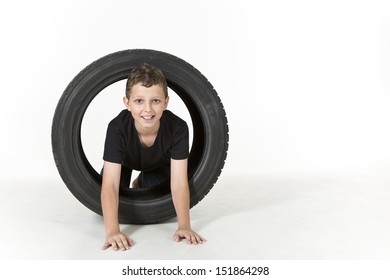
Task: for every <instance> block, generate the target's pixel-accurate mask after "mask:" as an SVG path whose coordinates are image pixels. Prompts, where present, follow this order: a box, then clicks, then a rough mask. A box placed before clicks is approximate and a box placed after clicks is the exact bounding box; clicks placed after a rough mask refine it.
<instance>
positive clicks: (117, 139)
mask: <svg viewBox="0 0 390 280" xmlns="http://www.w3.org/2000/svg"><path fill="white" fill-rule="evenodd" d="M125 149H126V143H125V137H124V134H123V131H122V130H121V129H120V128H119V127H117V126H115V125H112V124H111V123H110V124H109V125H108V128H107V133H106V140H105V143H104V153H103V160H105V161H109V162H114V163H120V164H123V162H124V158H125Z"/></svg>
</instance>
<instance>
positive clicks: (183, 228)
mask: <svg viewBox="0 0 390 280" xmlns="http://www.w3.org/2000/svg"><path fill="white" fill-rule="evenodd" d="M187 165H188V160H187V159H184V160H174V159H171V192H172V199H173V204H174V206H175V210H176V215H177V219H178V229H177V231H176V233H175V235H174V236H173V238H174V240H175V241H180V240H181V239H183V238H185V239H187V243H189V244H199V243H203V242H204V241H206V240H205V239H204V238H203V237H202V236H200V235H198V234H197V233H196V232H194V231H193V230H192V229H191V222H190V191H189V186H188V177H187Z"/></svg>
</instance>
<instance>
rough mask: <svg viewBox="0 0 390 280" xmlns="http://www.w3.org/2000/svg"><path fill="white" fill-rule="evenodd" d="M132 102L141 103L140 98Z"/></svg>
mask: <svg viewBox="0 0 390 280" xmlns="http://www.w3.org/2000/svg"><path fill="white" fill-rule="evenodd" d="M134 102H135V103H136V104H142V99H136V100H134Z"/></svg>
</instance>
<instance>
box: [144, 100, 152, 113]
mask: <svg viewBox="0 0 390 280" xmlns="http://www.w3.org/2000/svg"><path fill="white" fill-rule="evenodd" d="M145 111H146V112H150V111H151V106H150V103H149V102H146V103H145Z"/></svg>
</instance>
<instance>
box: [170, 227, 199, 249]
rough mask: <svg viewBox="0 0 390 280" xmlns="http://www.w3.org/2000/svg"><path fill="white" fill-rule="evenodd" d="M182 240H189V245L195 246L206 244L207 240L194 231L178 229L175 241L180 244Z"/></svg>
mask: <svg viewBox="0 0 390 280" xmlns="http://www.w3.org/2000/svg"><path fill="white" fill-rule="evenodd" d="M182 239H187V243H188V244H193V245H197V244H202V243H203V242H206V239H204V238H203V237H202V236H200V235H199V234H197V233H196V232H195V231H193V230H192V229H178V230H177V231H176V233H175V234H174V235H173V240H175V241H176V242H179V241H180V240H182Z"/></svg>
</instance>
